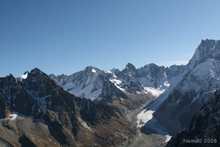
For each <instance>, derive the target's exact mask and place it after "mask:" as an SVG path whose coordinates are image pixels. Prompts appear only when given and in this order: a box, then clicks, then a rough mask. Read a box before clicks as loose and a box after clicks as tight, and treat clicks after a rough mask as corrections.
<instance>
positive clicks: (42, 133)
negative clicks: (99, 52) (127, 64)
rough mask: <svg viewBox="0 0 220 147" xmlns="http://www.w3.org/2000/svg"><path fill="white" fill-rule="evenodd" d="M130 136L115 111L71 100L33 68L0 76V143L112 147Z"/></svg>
mask: <svg viewBox="0 0 220 147" xmlns="http://www.w3.org/2000/svg"><path fill="white" fill-rule="evenodd" d="M135 134H136V128H135V126H133V125H132V124H131V123H130V122H128V121H127V120H126V119H124V118H123V117H120V116H119V115H118V114H117V113H116V111H115V109H113V108H112V107H110V106H108V105H103V104H94V103H93V102H92V101H91V100H89V99H82V98H78V97H75V96H74V95H72V94H70V93H68V92H66V91H65V90H63V88H61V87H60V86H58V85H57V84H56V83H55V82H54V81H53V80H51V79H50V78H49V77H48V76H47V75H46V74H45V73H43V72H42V71H40V70H39V69H37V68H35V69H33V70H32V71H31V72H29V73H26V77H25V78H22V79H16V78H14V77H13V76H12V75H9V76H7V77H4V78H0V144H1V145H5V146H14V147H17V146H18V147H20V146H63V147H65V146H117V145H119V144H126V142H127V141H128V140H129V139H130V138H132V137H133V136H134V135H135ZM85 136H86V137H85Z"/></svg>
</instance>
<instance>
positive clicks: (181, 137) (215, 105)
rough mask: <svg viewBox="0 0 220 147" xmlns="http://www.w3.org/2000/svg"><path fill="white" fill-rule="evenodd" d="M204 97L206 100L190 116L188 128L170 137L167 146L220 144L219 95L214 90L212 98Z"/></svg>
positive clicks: (208, 146) (200, 146) (209, 145)
mask: <svg viewBox="0 0 220 147" xmlns="http://www.w3.org/2000/svg"><path fill="white" fill-rule="evenodd" d="M206 98H207V99H209V100H208V102H207V103H206V104H205V105H203V106H202V108H201V110H200V112H199V114H198V115H194V116H193V117H192V120H191V123H190V126H189V128H188V129H187V130H185V131H182V132H180V133H178V134H177V135H176V136H175V137H172V139H171V140H170V141H169V142H168V144H167V145H166V146H167V147H191V146H198V147H219V146H220V113H219V112H220V95H219V94H217V92H215V95H214V98H213V97H212V96H209V97H206Z"/></svg>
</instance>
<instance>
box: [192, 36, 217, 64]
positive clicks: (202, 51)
mask: <svg viewBox="0 0 220 147" xmlns="http://www.w3.org/2000/svg"><path fill="white" fill-rule="evenodd" d="M212 58H215V59H217V60H220V40H210V39H206V40H202V41H201V43H200V45H199V46H198V48H197V49H196V51H195V53H194V55H193V57H192V59H191V60H190V61H189V64H191V66H192V67H191V68H193V67H195V66H196V65H198V64H199V63H202V62H204V61H206V60H207V59H212Z"/></svg>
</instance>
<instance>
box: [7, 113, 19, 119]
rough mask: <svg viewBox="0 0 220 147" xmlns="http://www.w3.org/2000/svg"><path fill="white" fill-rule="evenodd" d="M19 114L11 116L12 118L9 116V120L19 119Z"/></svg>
mask: <svg viewBox="0 0 220 147" xmlns="http://www.w3.org/2000/svg"><path fill="white" fill-rule="evenodd" d="M17 116H18V115H17V114H11V115H10V116H9V119H10V120H15V119H16V118H17Z"/></svg>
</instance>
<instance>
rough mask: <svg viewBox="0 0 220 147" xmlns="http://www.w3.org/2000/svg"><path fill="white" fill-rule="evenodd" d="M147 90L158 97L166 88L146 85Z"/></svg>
mask: <svg viewBox="0 0 220 147" xmlns="http://www.w3.org/2000/svg"><path fill="white" fill-rule="evenodd" d="M144 89H145V91H147V92H150V93H151V94H152V95H153V96H155V97H158V96H159V95H161V94H162V93H163V92H164V91H165V89H159V88H153V87H144Z"/></svg>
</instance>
